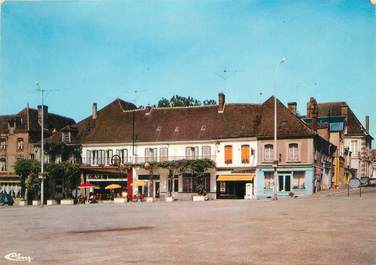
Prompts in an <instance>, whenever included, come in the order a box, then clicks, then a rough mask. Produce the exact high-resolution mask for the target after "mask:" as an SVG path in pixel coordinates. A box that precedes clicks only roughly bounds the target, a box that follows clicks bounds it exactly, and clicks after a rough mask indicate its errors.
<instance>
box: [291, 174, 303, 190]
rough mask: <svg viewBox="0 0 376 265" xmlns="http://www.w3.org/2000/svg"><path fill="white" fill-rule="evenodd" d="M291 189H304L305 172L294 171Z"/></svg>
mask: <svg viewBox="0 0 376 265" xmlns="http://www.w3.org/2000/svg"><path fill="white" fill-rule="evenodd" d="M292 187H293V189H305V172H294V174H293V186H292Z"/></svg>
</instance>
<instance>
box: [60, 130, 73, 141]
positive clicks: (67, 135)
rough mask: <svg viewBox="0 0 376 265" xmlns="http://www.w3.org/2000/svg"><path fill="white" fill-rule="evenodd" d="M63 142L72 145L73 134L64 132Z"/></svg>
mask: <svg viewBox="0 0 376 265" xmlns="http://www.w3.org/2000/svg"><path fill="white" fill-rule="evenodd" d="M61 137H62V139H61V140H62V141H63V143H70V142H71V132H70V131H68V132H63V133H62V135H61Z"/></svg>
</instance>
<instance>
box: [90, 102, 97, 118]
mask: <svg viewBox="0 0 376 265" xmlns="http://www.w3.org/2000/svg"><path fill="white" fill-rule="evenodd" d="M97 117H98V109H97V103H96V102H94V103H93V107H92V116H91V118H92V119H93V120H96V119H97Z"/></svg>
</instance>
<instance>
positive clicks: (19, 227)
mask: <svg viewBox="0 0 376 265" xmlns="http://www.w3.org/2000/svg"><path fill="white" fill-rule="evenodd" d="M375 209H376V189H375V188H368V189H367V190H365V191H364V192H363V195H362V198H359V195H358V193H356V192H353V193H352V195H351V197H350V199H349V198H347V196H346V194H345V193H321V194H316V195H314V196H312V197H307V198H298V199H281V200H278V201H232V200H231V201H224V200H221V201H219V200H218V201H209V202H174V203H165V202H157V203H129V204H126V205H114V204H98V205H81V206H49V207H44V208H39V207H12V208H7V207H3V208H0V222H1V241H0V265H4V264H22V263H21V262H12V261H7V260H6V259H5V258H4V256H5V255H6V254H8V253H11V252H17V253H21V254H22V255H24V256H30V257H31V258H32V261H31V263H30V264H75V265H76V264H91V265H92V264H278V265H279V264H297V265H298V264H299V265H302V264H359V265H361V264H376V210H375ZM25 263H26V262H25Z"/></svg>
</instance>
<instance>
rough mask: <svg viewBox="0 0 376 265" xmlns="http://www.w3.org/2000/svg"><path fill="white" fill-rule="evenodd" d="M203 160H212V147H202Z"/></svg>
mask: <svg viewBox="0 0 376 265" xmlns="http://www.w3.org/2000/svg"><path fill="white" fill-rule="evenodd" d="M202 158H206V159H210V158H211V147H210V146H208V145H206V146H203V147H202Z"/></svg>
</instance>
